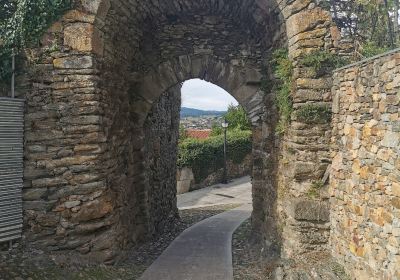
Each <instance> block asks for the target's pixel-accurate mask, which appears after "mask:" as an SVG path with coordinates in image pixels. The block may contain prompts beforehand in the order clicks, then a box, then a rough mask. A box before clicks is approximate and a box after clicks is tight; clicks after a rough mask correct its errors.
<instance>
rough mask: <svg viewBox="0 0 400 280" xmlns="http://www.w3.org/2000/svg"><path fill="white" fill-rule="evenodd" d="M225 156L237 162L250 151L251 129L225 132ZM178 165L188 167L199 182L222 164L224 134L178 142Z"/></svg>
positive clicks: (221, 166)
mask: <svg viewBox="0 0 400 280" xmlns="http://www.w3.org/2000/svg"><path fill="white" fill-rule="evenodd" d="M227 144H228V145H227V158H228V160H232V161H233V162H234V163H236V164H238V163H241V162H242V161H243V159H244V158H245V157H246V156H247V155H249V154H250V153H251V150H252V140H251V131H240V130H233V131H228V133H227ZM177 164H178V167H180V168H182V167H190V168H192V170H193V174H194V177H195V182H196V183H200V182H201V181H202V180H204V179H205V178H207V176H208V175H209V174H211V173H213V172H215V171H217V170H219V169H221V168H223V166H224V136H223V135H219V136H215V137H210V138H208V139H206V140H199V139H193V138H187V139H185V140H184V141H182V142H181V143H179V152H178V163H177Z"/></svg>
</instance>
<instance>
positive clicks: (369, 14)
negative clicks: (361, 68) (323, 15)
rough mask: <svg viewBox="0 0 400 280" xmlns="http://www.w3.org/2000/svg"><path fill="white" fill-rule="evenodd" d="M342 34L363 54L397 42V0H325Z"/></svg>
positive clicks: (383, 49)
mask: <svg viewBox="0 0 400 280" xmlns="http://www.w3.org/2000/svg"><path fill="white" fill-rule="evenodd" d="M325 4H326V5H327V6H328V7H329V8H330V10H331V12H332V14H333V18H334V21H335V22H336V24H337V26H338V27H339V28H340V30H341V31H342V33H343V35H344V36H348V37H350V38H352V39H353V40H354V42H355V43H356V45H357V47H358V52H359V54H360V55H362V56H364V57H368V56H372V55H375V54H378V53H380V52H384V51H386V50H388V49H390V48H395V47H398V46H399V43H400V33H399V8H400V7H399V0H326V1H325Z"/></svg>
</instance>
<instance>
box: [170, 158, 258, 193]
mask: <svg viewBox="0 0 400 280" xmlns="http://www.w3.org/2000/svg"><path fill="white" fill-rule="evenodd" d="M226 167H227V177H228V179H229V180H231V179H236V178H240V177H243V176H248V175H251V170H252V158H251V155H250V154H249V155H247V156H246V157H245V158H244V159H243V160H242V162H240V163H234V162H233V161H231V160H228V161H227V164H226ZM223 174H224V170H223V169H219V170H217V171H214V172H211V173H210V174H209V175H208V176H207V178H205V179H204V180H203V181H201V182H197V183H195V180H194V176H193V171H192V169H191V168H190V167H189V168H188V167H184V168H182V169H179V170H178V172H177V176H176V177H177V181H178V193H185V192H188V191H193V190H197V189H201V188H205V187H208V186H212V185H215V184H218V183H221V182H222V178H223Z"/></svg>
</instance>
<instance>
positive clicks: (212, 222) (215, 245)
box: [140, 204, 251, 280]
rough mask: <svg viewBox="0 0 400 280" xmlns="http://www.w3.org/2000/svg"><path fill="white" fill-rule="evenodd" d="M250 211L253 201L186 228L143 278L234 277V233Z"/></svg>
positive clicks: (193, 279)
mask: <svg viewBox="0 0 400 280" xmlns="http://www.w3.org/2000/svg"><path fill="white" fill-rule="evenodd" d="M250 214H251V204H246V205H243V206H241V207H239V208H236V209H233V210H231V211H227V212H224V213H222V214H219V215H216V216H214V217H211V218H208V219H206V220H203V221H201V222H200V223H198V224H196V225H194V226H192V227H190V228H188V229H187V230H185V231H184V232H183V233H182V234H181V235H180V236H178V238H177V239H175V240H174V241H173V242H172V243H171V245H170V246H169V247H168V248H167V249H166V250H165V251H164V252H163V254H162V255H161V256H160V257H159V258H158V259H157V260H156V261H155V262H154V263H153V264H152V265H151V266H150V267H149V268H148V269H147V270H146V272H145V273H144V274H143V276H142V277H141V278H140V280H232V279H233V269H232V251H231V250H232V249H231V246H232V234H233V232H234V231H235V229H236V228H237V227H238V226H239V225H240V224H241V223H242V222H243V221H245V220H246V219H247V218H249V217H250Z"/></svg>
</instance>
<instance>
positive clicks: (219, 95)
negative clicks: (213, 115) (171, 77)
mask: <svg viewBox="0 0 400 280" xmlns="http://www.w3.org/2000/svg"><path fill="white" fill-rule="evenodd" d="M181 92H182V107H187V108H194V109H200V110H216V111H226V109H227V108H228V106H229V105H230V104H234V105H237V104H238V103H237V101H236V100H235V98H233V97H232V96H231V95H230V94H229V93H228V92H226V91H225V90H224V89H222V88H220V87H219V86H216V85H214V84H212V83H209V82H206V81H203V80H200V79H193V80H188V81H186V82H185V83H184V84H183V86H182V90H181Z"/></svg>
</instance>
